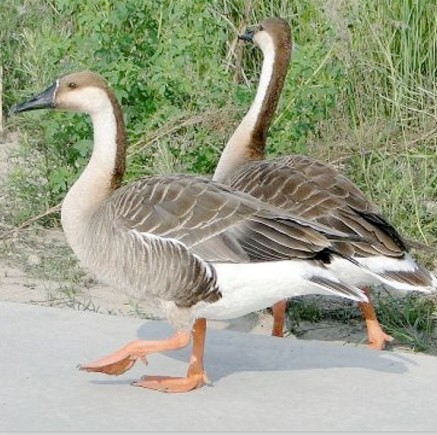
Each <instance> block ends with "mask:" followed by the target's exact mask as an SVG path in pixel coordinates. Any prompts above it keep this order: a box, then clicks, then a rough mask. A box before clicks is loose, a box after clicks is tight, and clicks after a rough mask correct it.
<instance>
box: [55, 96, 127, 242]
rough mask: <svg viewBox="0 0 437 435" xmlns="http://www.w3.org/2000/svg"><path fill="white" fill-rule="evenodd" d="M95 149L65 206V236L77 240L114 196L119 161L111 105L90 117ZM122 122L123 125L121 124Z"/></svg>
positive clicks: (115, 123) (64, 203)
mask: <svg viewBox="0 0 437 435" xmlns="http://www.w3.org/2000/svg"><path fill="white" fill-rule="evenodd" d="M91 119H92V124H93V129H94V147H93V153H92V156H91V159H90V161H89V163H88V165H87V166H86V168H85V170H84V171H83V173H82V174H81V176H80V177H79V178H78V180H77V181H76V182H75V183H74V185H73V186H72V187H71V189H70V190H69V192H68V193H67V195H66V197H65V199H64V202H63V204H62V212H61V215H62V225H63V227H64V231H65V234H66V236H67V238H68V239H69V238H70V237H69V236H74V233H75V232H79V229H80V227H84V226H85V225H86V223H85V222H86V220H87V218H88V217H90V216H91V215H92V214H93V212H94V211H95V210H96V209H97V208H98V207H99V206H100V205H101V204H102V202H103V201H104V200H105V199H106V198H107V197H108V196H109V195H110V194H111V193H112V191H113V189H112V180H113V174H114V172H115V171H116V159H117V147H118V146H117V117H116V115H115V113H114V108H113V106H112V105H111V104H108V107H107V108H105V109H103V110H100V111H99V112H98V113H94V114H91ZM121 122H122V121H121Z"/></svg>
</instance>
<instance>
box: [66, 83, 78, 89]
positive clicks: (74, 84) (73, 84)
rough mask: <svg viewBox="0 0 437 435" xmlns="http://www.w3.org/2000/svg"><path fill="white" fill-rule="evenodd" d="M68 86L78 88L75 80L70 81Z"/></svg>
mask: <svg viewBox="0 0 437 435" xmlns="http://www.w3.org/2000/svg"><path fill="white" fill-rule="evenodd" d="M68 87H69V88H70V89H76V88H77V83H75V82H70V83H68Z"/></svg>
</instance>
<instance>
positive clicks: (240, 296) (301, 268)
mask: <svg viewBox="0 0 437 435" xmlns="http://www.w3.org/2000/svg"><path fill="white" fill-rule="evenodd" d="M214 267H215V269H216V271H217V282H218V285H219V288H220V291H221V292H222V295H223V297H222V298H221V299H220V300H219V301H217V302H215V303H212V304H205V305H202V306H199V308H198V310H196V316H198V317H206V318H207V319H217V320H224V319H231V318H235V317H240V316H243V315H245V314H247V313H250V312H253V311H256V310H260V309H262V308H266V307H269V306H271V305H272V304H274V303H275V302H278V301H279V300H281V299H284V298H289V297H293V296H299V295H306V294H326V295H333V294H336V293H334V292H331V291H329V290H327V289H323V288H321V287H319V286H316V285H315V284H313V283H312V282H310V281H307V279H306V278H309V277H311V276H313V275H322V276H324V277H326V278H329V279H331V280H333V281H335V280H337V279H336V277H335V276H334V275H333V274H332V273H331V272H330V271H329V269H325V268H323V267H317V266H314V265H312V264H310V263H306V262H303V261H278V262H266V263H246V264H214ZM351 299H354V298H353V297H352V296H351Z"/></svg>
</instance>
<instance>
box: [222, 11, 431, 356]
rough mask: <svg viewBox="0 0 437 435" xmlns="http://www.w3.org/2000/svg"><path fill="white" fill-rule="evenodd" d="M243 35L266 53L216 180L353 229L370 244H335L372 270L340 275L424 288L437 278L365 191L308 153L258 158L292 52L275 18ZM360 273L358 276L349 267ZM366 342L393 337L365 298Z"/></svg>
mask: <svg viewBox="0 0 437 435" xmlns="http://www.w3.org/2000/svg"><path fill="white" fill-rule="evenodd" d="M242 39H245V40H248V41H253V42H254V43H255V45H256V46H258V47H259V48H260V49H261V50H262V52H263V56H264V60H263V65H262V71H261V77H260V81H259V85H258V89H257V93H256V96H255V100H254V102H253V103H252V105H251V107H250V109H249V111H248V112H247V114H246V115H245V117H244V118H243V120H242V121H241V123H240V125H239V126H238V128H237V129H236V131H235V132H234V134H233V136H232V137H231V138H230V140H229V142H228V143H227V145H226V147H225V149H224V151H223V153H222V156H221V158H220V161H219V163H218V165H217V168H216V171H215V174H214V179H215V180H216V181H220V182H224V183H226V184H228V185H229V186H231V187H232V188H235V189H238V190H240V191H243V192H246V193H250V194H251V195H252V196H255V197H257V198H259V199H262V200H263V201H266V202H269V203H270V204H272V205H275V206H277V207H280V208H282V209H283V210H286V211H288V212H292V213H293V214H297V215H298V216H300V217H303V218H305V219H310V220H313V221H316V222H319V223H322V224H324V225H327V226H329V227H330V228H333V229H337V230H339V231H344V232H352V233H354V234H357V235H360V236H363V237H365V238H366V239H368V240H369V241H371V243H370V244H369V243H343V242H342V243H335V246H336V248H337V249H338V250H340V251H341V252H343V253H345V254H347V255H350V256H353V258H354V259H355V260H356V261H358V262H359V263H360V264H362V265H365V266H367V267H368V268H370V269H371V270H372V271H373V272H375V275H373V276H370V275H369V274H361V272H359V269H356V268H353V270H351V272H352V273H349V272H350V271H349V270H348V268H347V267H346V268H343V267H342V268H339V269H338V270H337V273H338V277H339V278H340V279H341V280H344V281H346V282H348V283H350V284H353V285H357V286H360V287H363V288H364V291H365V292H366V294H367V295H368V289H367V286H369V285H371V284H375V283H384V284H387V285H389V286H391V287H394V288H396V289H400V290H419V291H429V290H431V289H433V288H434V289H435V287H436V279H435V277H433V276H432V275H431V274H430V273H429V272H428V271H427V270H425V269H424V268H423V267H421V266H419V265H418V264H416V263H415V262H414V260H413V259H412V258H411V257H410V256H409V254H408V253H407V247H406V244H405V243H404V241H403V240H402V237H401V236H400V235H399V233H398V232H397V231H396V229H395V228H394V227H393V226H392V225H390V224H389V223H388V222H387V221H386V220H385V219H384V217H383V216H382V215H381V213H380V212H379V210H378V208H377V207H376V206H375V204H373V203H372V202H370V201H369V200H368V199H367V198H366V197H365V195H364V194H363V193H362V192H361V191H360V190H359V189H358V188H357V187H356V186H355V185H354V184H353V183H352V182H351V181H350V180H349V179H348V178H346V177H345V176H343V175H341V174H340V173H339V172H338V171H337V170H336V169H334V168H333V167H332V166H329V165H327V164H324V163H321V162H319V161H316V160H314V159H312V158H310V157H306V156H301V155H292V156H286V157H279V158H275V159H273V160H268V161H266V160H263V159H264V157H265V145H266V139H267V133H268V129H269V126H270V122H271V120H272V117H273V115H274V112H275V110H276V108H277V105H278V101H279V97H280V94H281V91H282V88H283V85H284V80H285V77H286V74H287V69H288V65H289V62H290V56H291V51H292V40H291V29H290V27H289V25H288V24H287V22H286V21H284V20H282V19H280V18H269V19H266V20H265V21H263V22H262V23H261V25H259V26H258V28H257V29H256V30H255V31H253V30H250V31H248V32H246V34H245V35H243V36H242ZM356 271H358V272H359V273H358V274H356V273H355V272H356ZM359 304H360V308H361V310H362V312H363V314H364V317H365V319H366V323H367V330H368V339H369V343H370V346H371V347H373V348H375V349H382V348H383V347H384V345H385V342H386V341H391V340H392V337H390V336H388V335H387V334H386V333H385V332H384V331H383V329H382V328H381V326H380V325H379V323H378V320H377V318H376V315H375V310H374V308H373V306H372V305H371V303H370V302H360V303H359ZM285 309H286V302H285V301H281V302H279V303H277V304H275V305H274V306H273V315H274V327H273V335H279V336H282V335H283V324H284V317H285Z"/></svg>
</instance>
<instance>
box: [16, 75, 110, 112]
mask: <svg viewBox="0 0 437 435" xmlns="http://www.w3.org/2000/svg"><path fill="white" fill-rule="evenodd" d="M114 98H115V97H114V94H113V92H112V91H111V90H110V88H109V86H108V84H107V82H106V80H105V79H104V78H103V77H102V76H101V75H99V74H97V73H94V72H91V71H82V72H78V73H73V74H68V75H65V76H63V77H61V78H59V79H58V80H56V81H55V83H53V84H52V85H51V86H50V87H48V88H47V89H46V90H45V91H43V92H41V93H39V94H38V95H35V96H33V97H32V98H30V99H29V100H27V101H25V102H23V103H21V104H18V105H16V106H15V107H13V108H12V113H20V112H26V111H29V110H38V109H60V110H66V111H70V112H80V113H87V114H89V115H91V116H92V115H95V114H96V113H100V112H102V111H103V110H104V109H105V108H106V107H108V106H111V105H113V101H114Z"/></svg>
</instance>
